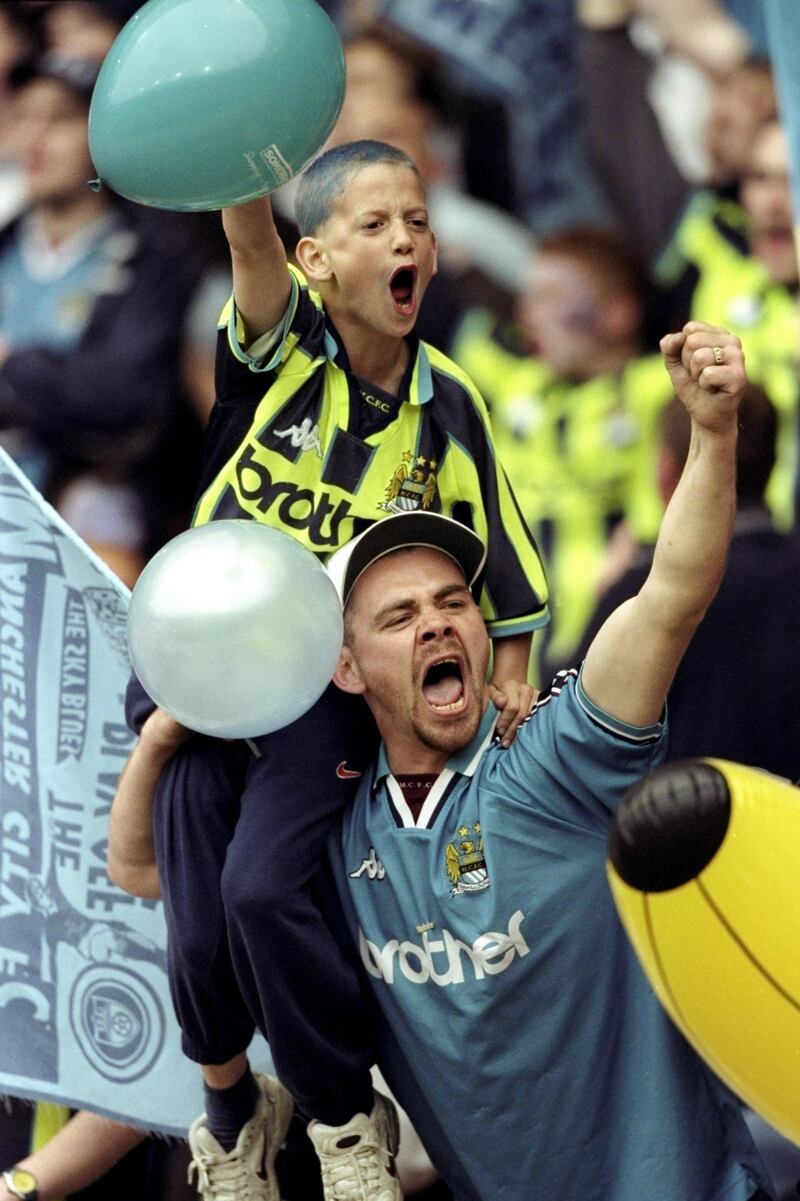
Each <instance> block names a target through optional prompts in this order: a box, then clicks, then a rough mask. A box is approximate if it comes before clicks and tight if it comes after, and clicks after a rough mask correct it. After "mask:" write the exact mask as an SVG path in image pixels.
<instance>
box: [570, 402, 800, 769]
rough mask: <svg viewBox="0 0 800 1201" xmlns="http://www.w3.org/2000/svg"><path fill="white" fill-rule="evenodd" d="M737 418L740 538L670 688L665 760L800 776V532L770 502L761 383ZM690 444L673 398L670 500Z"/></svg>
mask: <svg viewBox="0 0 800 1201" xmlns="http://www.w3.org/2000/svg"><path fill="white" fill-rule="evenodd" d="M739 415H740V416H739V438H738V444H737V451H736V495H737V515H736V522H735V525H734V530H733V538H732V541H731V545H730V549H729V551H728V561H727V566H726V569H725V575H724V577H723V580H722V584H721V585H720V588H719V591H718V592H717V595H716V597H715V598H714V600H713V601H712V602H711V606H710V608H709V609H708V612H707V613H706V615H705V617H704V618H703V621H702V622H701V623H700V626H699V628H698V630H697V633H696V634H695V636H694V638H693V639H692V642H691V644H690V646H689V649H688V650H687V651H686V653H685V655H684V658H683V660H682V662H681V664H680V666H679V668H678V670H677V672H676V674H675V680H674V682H673V684H672V686H671V688H670V691H669V697H668V702H667V703H668V711H669V741H668V749H667V758H668V759H685V758H692V757H694V756H705V755H711V756H716V757H718V758H721V759H731V760H734V761H735V762H737V763H745V764H747V765H749V766H750V767H760V768H764V770H766V771H770V772H773V773H775V774H776V775H779V776H785V777H786V778H787V779H790V780H796V779H797V777H798V775H800V751H798V746H797V732H796V729H795V728H794V725H793V723H792V722H791V721H790V720H788V718H787V715H788V714H792V713H796V712H797V710H798V706H800V592H798V588H797V580H798V579H800V539H798V536H797V534H796V533H793V534H791V535H789V534H782V533H779V532H778V531H776V530H775V528H774V526H773V523H772V519H771V515H770V512H769V509H768V508H767V506H766V504H765V503H764V490H765V487H766V485H767V481H768V480H769V477H770V473H771V471H772V467H773V464H774V462H775V448H776V435H777V429H778V415H777V413H776V410H775V408H774V406H773V405H772V404H771V403H770V400H769V398H768V397H767V395H766V393H765V392H764V391H763V389H762V388H759V387H758V386H757V385H755V384H750V385H748V388H747V390H746V392H745V395H744V398H743V400H742V404H741V408H740V410H739ZM685 417H686V420H684V418H685ZM688 449H689V421H688V417H687V415H686V412H685V410H684V408H683V406H682V405H680V403H679V402H677V401H673V402H672V403H671V404H670V405H668V407H667V408H666V409H665V411H664V414H663V426H662V440H661V446H660V451H659V473H658V474H659V485H660V488H661V492H662V495H663V498H664V502H665V503H666V502H667V501H668V500H669V497H670V496H671V495H672V493H673V491H674V489H675V487H676V485H677V482H678V479H679V478H680V474H681V471H682V469H683V464H684V462H685V461H686V456H687V453H688ZM651 561H652V547H651V546H645V547H642V548H641V549H640V552H639V555H638V557H637V560H636V561H635V562H634V563H633V564H632V566H631V567H630V569H629V570H628V571H627V572H626V573H625V574H624V575H623V576H622V577H621V578H620V579H619V580H618V581H617V582H616V583H615V584H613V585H612V586H611V587H610V588H609V589H608V590H607V591H606V592H605V593H604V595H603V596H602V598H601V599H600V601H599V603H598V605H597V608H596V610H595V612H594V614H593V615H592V618H591V621H590V622H589V624H588V626H587V629H586V631H585V633H584V636H583V639H582V645H581V651H580V654H581V655H582V654H583V653H585V650H586V648H587V647H588V646H589V645H590V644H591V641H592V638H593V637H594V634H595V633H596V631H597V630H598V629H599V628H600V626H601V625H602V624H603V622H604V620H605V619H606V617H607V616H608V615H609V614H610V613H612V612H613V611H614V609H616V607H617V606H618V605H619V604H621V603H622V601H624V600H626V599H627V598H628V597H630V596H634V595H635V594H636V593H637V592H638V590H639V588H640V586H641V584H642V583H643V581H644V580H645V578H646V576H647V573H648V571H649V570H650V564H651Z"/></svg>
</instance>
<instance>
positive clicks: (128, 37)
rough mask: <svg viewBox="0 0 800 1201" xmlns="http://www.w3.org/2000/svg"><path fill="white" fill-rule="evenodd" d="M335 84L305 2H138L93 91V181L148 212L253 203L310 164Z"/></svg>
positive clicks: (331, 29)
mask: <svg viewBox="0 0 800 1201" xmlns="http://www.w3.org/2000/svg"><path fill="white" fill-rule="evenodd" d="M344 85H345V66H344V54H343V51H342V44H341V39H340V38H339V35H338V33H337V31H336V28H335V26H334V25H333V23H332V21H331V20H330V18H329V17H328V16H327V14H326V13H325V12H324V10H323V9H322V8H320V6H319V4H317V3H316V2H315V0H148V2H147V3H146V4H144V5H143V6H142V8H140V9H139V10H138V11H137V12H136V13H135V14H134V16H133V17H132V18H131V19H130V20H129V21H128V23H127V24H126V25H125V26H124V28H123V29H122V30H121V31H120V33H119V34H118V36H117V38H116V40H115V41H114V43H113V45H112V47H111V49H110V50H109V52H108V54H107V55H106V58H105V60H104V62H103V65H102V67H101V69H100V74H99V76H98V79H97V83H96V84H95V88H94V92H93V94H92V102H91V107H90V110H89V148H90V151H91V154H92V160H93V163H94V167H95V170H96V172H97V174H98V177H99V180H100V182H101V183H105V184H107V185H108V187H110V188H112V189H113V190H114V191H115V192H118V193H119V194H120V195H121V196H125V197H127V198H128V199H129V200H135V201H137V202H138V203H139V204H145V205H151V206H153V207H156V208H164V209H176V210H181V211H200V210H210V209H220V208H224V207H226V206H228V205H233V204H241V203H244V202H245V201H247V200H253V199H255V197H257V196H263V195H266V194H267V193H268V192H271V191H273V190H274V189H275V188H277V187H280V185H281V184H283V183H286V182H287V180H289V179H291V178H292V176H294V175H296V174H297V173H298V172H299V171H300V170H302V168H303V167H304V166H305V165H306V163H307V162H309V160H310V159H311V158H313V157H314V155H315V154H316V153H317V151H318V150H319V149H320V147H321V146H322V145H323V144H324V142H325V141H326V139H327V137H328V134H329V133H330V132H331V130H332V128H333V126H334V124H335V122H336V118H337V117H338V115H339V111H340V109H341V106H342V100H343V98H344Z"/></svg>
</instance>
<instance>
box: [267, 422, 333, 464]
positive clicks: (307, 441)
mask: <svg viewBox="0 0 800 1201" xmlns="http://www.w3.org/2000/svg"><path fill="white" fill-rule="evenodd" d="M272 432H273V434H274V435H275V437H276V438H288V439H289V441H290V442H291V444H292V446H294V447H299V448H300V450H301V451H302V452H303V453H304V454H305V452H306V451H308V450H313V451H314V452H315V454H316V456H317V458H318V459H321V458H322V443H321V441H320V437H319V425H312V424H311V418H310V417H304V418H303V420H302V421H301V422H300V424H299V425H290V426H289V427H288V429H285V430H273V431H272Z"/></svg>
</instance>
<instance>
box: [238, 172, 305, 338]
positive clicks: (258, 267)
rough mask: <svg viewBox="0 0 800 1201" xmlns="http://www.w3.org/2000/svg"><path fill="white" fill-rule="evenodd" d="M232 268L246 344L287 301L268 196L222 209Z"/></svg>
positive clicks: (271, 323) (288, 287)
mask: <svg viewBox="0 0 800 1201" xmlns="http://www.w3.org/2000/svg"><path fill="white" fill-rule="evenodd" d="M222 227H223V229H224V231H225V236H226V238H227V239H228V246H229V248H230V252H231V268H232V271H233V295H234V298H235V300H236V307H237V309H238V311H239V315H240V317H241V318H242V320H243V321H244V325H245V335H246V340H247V342H248V343H251V342H254V341H255V340H256V338H259V337H261V335H262V334H265V333H266V332H267V330H270V329H272V328H273V326H275V325H277V324H278V322H279V321H280V320H281V318H282V317H283V314H284V313H285V311H286V305H287V304H288V302H289V295H290V292H291V281H290V278H289V272H288V271H287V269H286V251H285V249H284V246H283V242H282V241H281V239H280V236H279V234H278V230H277V228H276V226H275V221H274V219H273V216H272V204H271V203H270V200H269V197H268V196H260V197H259V198H258V199H257V200H250V201H248V202H247V203H246V204H237V205H233V206H232V207H231V208H226V209H223V210H222Z"/></svg>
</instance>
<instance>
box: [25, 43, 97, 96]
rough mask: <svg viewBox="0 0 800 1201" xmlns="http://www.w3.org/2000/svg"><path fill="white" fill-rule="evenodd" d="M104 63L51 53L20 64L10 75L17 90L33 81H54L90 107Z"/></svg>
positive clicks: (53, 51)
mask: <svg viewBox="0 0 800 1201" xmlns="http://www.w3.org/2000/svg"><path fill="white" fill-rule="evenodd" d="M101 65H102V64H101V63H100V62H99V61H98V60H97V59H94V58H79V57H77V56H76V55H74V54H64V53H63V52H62V51H58V50H48V51H47V53H46V54H42V55H40V56H39V58H34V59H30V60H29V61H28V62H23V63H20V64H19V65H18V66H16V67H15V68H14V69H13V71H12V72H11V83H12V85H13V86H14V87H20V88H21V87H24V86H25V84H27V83H31V82H32V81H33V80H34V79H55V80H57V81H58V82H59V83H63V84H64V85H65V87H68V88H70V90H71V91H73V92H74V93H75V95H76V96H78V97H80V99H81V100H84V101H85V102H86V104H87V106H88V105H89V103H90V101H91V99H92V92H93V91H94V85H95V83H96V82H97V76H98V75H99V74H100V67H101Z"/></svg>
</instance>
